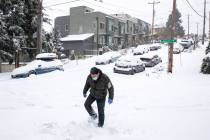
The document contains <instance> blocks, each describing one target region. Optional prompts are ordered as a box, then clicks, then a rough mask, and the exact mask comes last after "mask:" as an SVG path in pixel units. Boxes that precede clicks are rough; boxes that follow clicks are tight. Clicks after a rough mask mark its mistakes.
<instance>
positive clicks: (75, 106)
mask: <svg viewBox="0 0 210 140" xmlns="http://www.w3.org/2000/svg"><path fill="white" fill-rule="evenodd" d="M204 50H205V47H204V46H203V47H201V48H197V49H196V50H195V51H192V52H191V53H188V52H183V53H181V55H180V54H178V55H174V68H173V70H174V71H173V74H167V72H166V71H167V59H168V58H167V54H168V48H167V47H166V46H165V47H162V49H161V50H159V52H158V54H159V56H161V57H162V59H163V63H161V64H159V65H157V66H156V67H154V68H150V69H146V71H144V72H141V73H138V74H135V75H122V74H116V73H113V66H114V64H109V65H103V66H98V67H99V68H101V69H102V71H103V72H104V73H106V74H107V75H108V76H109V77H110V79H111V80H112V82H113V85H114V87H115V98H114V102H113V104H111V105H108V104H106V108H105V113H106V114H105V115H106V117H105V125H104V127H103V128H98V127H96V126H95V124H94V123H89V122H88V119H89V118H88V114H87V112H86V110H85V109H84V105H83V104H84V101H85V98H84V97H83V95H82V90H83V86H84V84H85V80H86V78H87V75H88V74H89V69H90V68H91V67H92V66H94V65H95V58H91V59H86V60H79V61H70V63H68V64H67V65H65V67H64V68H65V71H64V72H61V71H55V72H51V73H47V74H43V75H37V76H35V75H33V76H31V77H29V78H24V79H11V78H10V73H5V74H0V89H1V91H0V139H1V140H98V139H100V140H116V139H118V140H209V139H210V133H209V132H210V119H209V118H210V92H209V91H210V86H209V85H210V76H209V75H203V74H200V73H199V71H200V67H201V63H202V58H203V57H204V56H205V54H204ZM94 108H95V109H96V104H94Z"/></svg>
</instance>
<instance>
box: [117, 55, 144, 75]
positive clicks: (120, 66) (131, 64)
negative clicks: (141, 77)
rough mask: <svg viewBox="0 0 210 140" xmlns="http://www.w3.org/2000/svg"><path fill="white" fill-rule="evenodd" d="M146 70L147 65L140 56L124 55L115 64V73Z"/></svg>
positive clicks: (132, 72) (133, 72)
mask: <svg viewBox="0 0 210 140" xmlns="http://www.w3.org/2000/svg"><path fill="white" fill-rule="evenodd" d="M144 70H145V65H144V64H143V63H142V61H141V60H140V59H138V58H135V57H132V56H124V57H121V58H120V59H118V60H117V61H116V63H115V66H114V69H113V71H114V73H122V74H131V75H133V74H135V73H138V72H142V71H144Z"/></svg>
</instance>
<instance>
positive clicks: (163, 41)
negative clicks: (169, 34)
mask: <svg viewBox="0 0 210 140" xmlns="http://www.w3.org/2000/svg"><path fill="white" fill-rule="evenodd" d="M160 42H161V43H175V42H177V40H175V39H173V40H160Z"/></svg>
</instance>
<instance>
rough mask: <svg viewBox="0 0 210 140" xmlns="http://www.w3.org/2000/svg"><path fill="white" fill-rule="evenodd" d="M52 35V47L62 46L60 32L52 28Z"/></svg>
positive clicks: (58, 47)
mask: <svg viewBox="0 0 210 140" xmlns="http://www.w3.org/2000/svg"><path fill="white" fill-rule="evenodd" d="M52 36H53V39H52V41H53V46H54V49H56V50H60V49H61V47H62V43H61V33H60V32H59V31H58V30H56V29H55V28H54V29H53V31H52Z"/></svg>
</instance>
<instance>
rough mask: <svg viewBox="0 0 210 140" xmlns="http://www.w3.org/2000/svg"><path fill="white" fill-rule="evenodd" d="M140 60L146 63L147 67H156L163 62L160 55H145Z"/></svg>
mask: <svg viewBox="0 0 210 140" xmlns="http://www.w3.org/2000/svg"><path fill="white" fill-rule="evenodd" d="M140 60H141V61H142V62H143V63H144V65H145V67H154V66H155V65H157V64H159V63H161V62H162V59H161V58H160V57H159V56H158V55H143V56H141V57H140Z"/></svg>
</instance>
